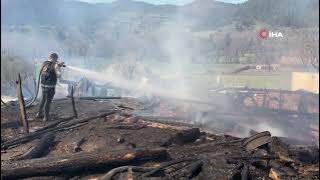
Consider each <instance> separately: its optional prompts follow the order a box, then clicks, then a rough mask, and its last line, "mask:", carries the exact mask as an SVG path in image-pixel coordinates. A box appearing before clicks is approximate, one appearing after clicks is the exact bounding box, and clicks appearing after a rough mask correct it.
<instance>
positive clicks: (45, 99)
mask: <svg viewBox="0 0 320 180" xmlns="http://www.w3.org/2000/svg"><path fill="white" fill-rule="evenodd" d="M42 67H43V69H42V71H41V89H42V98H41V102H40V105H39V112H38V114H37V117H38V118H42V117H44V119H43V120H44V121H47V120H49V112H50V105H51V102H52V99H53V96H54V94H55V88H56V84H57V79H58V78H60V76H61V72H60V66H59V65H57V64H56V63H54V62H52V61H45V62H44V63H43V64H42Z"/></svg>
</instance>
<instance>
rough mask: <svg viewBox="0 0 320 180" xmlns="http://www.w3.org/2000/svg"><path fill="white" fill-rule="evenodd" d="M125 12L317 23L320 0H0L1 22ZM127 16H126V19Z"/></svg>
mask: <svg viewBox="0 0 320 180" xmlns="http://www.w3.org/2000/svg"><path fill="white" fill-rule="evenodd" d="M125 14H134V15H135V16H140V17H144V18H150V19H151V20H152V17H149V15H153V16H158V17H162V18H166V19H170V18H172V17H177V16H179V18H182V19H188V20H189V21H190V24H189V25H192V26H195V27H198V28H201V29H212V28H216V27H221V26H224V25H226V24H229V23H231V22H241V23H246V24H253V23H255V22H256V21H261V22H265V23H268V24H270V25H275V26H286V27H305V26H313V25H315V24H316V25H318V19H319V0H305V1H302V0H248V1H247V2H245V3H242V4H238V5H234V4H228V3H222V2H217V1H213V0H195V1H194V2H192V3H190V4H187V5H184V6H173V5H158V6H157V5H152V4H148V3H144V2H138V1H133V0H118V1H115V2H113V3H98V4H89V3H84V2H78V1H66V0H1V24H2V25H15V26H19V25H46V26H64V27H70V26H79V27H86V26H95V25H98V24H100V23H106V22H108V21H109V20H112V19H114V18H117V17H121V16H124V15H125ZM129 17H130V16H128V19H127V20H129ZM195 22H196V23H195Z"/></svg>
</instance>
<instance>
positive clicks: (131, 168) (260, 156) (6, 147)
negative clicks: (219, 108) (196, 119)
mask: <svg viewBox="0 0 320 180" xmlns="http://www.w3.org/2000/svg"><path fill="white" fill-rule="evenodd" d="M75 103H76V111H77V116H78V118H76V117H75V114H74V111H73V108H72V103H71V100H70V99H56V100H54V101H53V103H52V107H51V114H52V120H51V121H48V122H43V121H42V120H41V119H35V118H34V117H35V114H36V112H37V108H38V106H37V105H34V106H31V107H30V108H27V117H28V121H29V133H24V132H23V128H22V127H21V126H22V125H21V123H19V121H18V113H19V107H18V104H17V103H16V102H11V103H8V104H7V106H4V107H2V108H1V176H2V179H73V180H75V179H110V180H111V179H153V180H157V179H199V180H208V179H239V180H240V179H241V180H245V179H319V146H317V145H312V144H311V145H310V144H308V145H306V144H299V143H296V144H292V143H290V144H289V143H288V141H289V140H288V139H290V138H288V139H286V138H283V137H276V136H274V135H272V133H270V132H269V131H261V132H255V131H252V132H251V134H250V136H248V137H236V136H234V135H232V133H230V134H231V135H230V134H229V133H222V132H218V130H217V131H215V130H216V129H215V128H214V127H213V126H212V125H211V126H209V125H208V126H207V124H206V123H204V124H201V126H199V125H197V124H194V123H191V122H190V121H188V120H187V119H185V120H183V118H181V119H182V120H177V118H175V117H173V116H172V117H171V118H170V116H168V117H165V118H162V119H161V118H160V117H159V116H157V117H156V116H145V115H143V114H142V113H140V112H142V111H144V110H145V109H147V107H149V108H150V107H151V106H150V105H148V104H145V103H142V102H141V101H138V100H137V99H134V98H119V99H95V98H92V99H79V98H76V101H75ZM249 104H250V103H249ZM167 108H169V107H167ZM242 115H243V116H245V115H244V114H242ZM229 116H231V115H229ZM229 116H228V118H231V117H229ZM234 116H235V118H237V115H232V118H234ZM252 116H255V115H252ZM216 117H217V118H221V117H220V116H216ZM213 118H214V117H213ZM239 118H241V117H239ZM163 119H165V120H163ZM262 119H263V118H262ZM289 119H290V118H289ZM291 120H292V119H291ZM293 121H296V120H293ZM318 121H319V120H317V123H319V122H318ZM308 122H309V121H308ZM311 122H313V121H311ZM249 123H252V122H249ZM317 123H314V124H315V125H312V127H313V128H314V129H315V130H314V132H315V133H319V129H317V128H316V127H314V126H316V125H317ZM302 124H303V123H302ZM306 126H308V127H310V125H306ZM230 131H232V130H230ZM224 132H225V131H224ZM310 137H311V136H310Z"/></svg>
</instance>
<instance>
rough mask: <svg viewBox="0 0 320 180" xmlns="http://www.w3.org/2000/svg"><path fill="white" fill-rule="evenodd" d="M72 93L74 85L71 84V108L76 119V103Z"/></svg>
mask: <svg viewBox="0 0 320 180" xmlns="http://www.w3.org/2000/svg"><path fill="white" fill-rule="evenodd" d="M73 94H74V86H71V102H72V110H73V113H74V117H75V118H76V119H78V113H77V109H76V105H75V102H74V97H73Z"/></svg>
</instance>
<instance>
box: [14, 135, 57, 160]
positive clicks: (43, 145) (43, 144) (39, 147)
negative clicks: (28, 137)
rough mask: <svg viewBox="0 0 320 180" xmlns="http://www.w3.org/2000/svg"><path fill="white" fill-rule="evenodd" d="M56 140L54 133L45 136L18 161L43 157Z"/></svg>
mask: <svg viewBox="0 0 320 180" xmlns="http://www.w3.org/2000/svg"><path fill="white" fill-rule="evenodd" d="M54 138H55V136H54V134H53V133H47V134H45V135H44V136H43V137H42V138H41V139H40V140H39V141H38V142H37V143H35V145H34V146H33V147H32V148H31V149H30V150H29V151H27V152H26V153H25V154H23V155H22V156H20V157H19V158H18V160H24V159H32V158H40V157H42V155H43V154H45V153H46V152H47V150H48V149H49V147H50V145H52V142H53V140H54Z"/></svg>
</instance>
